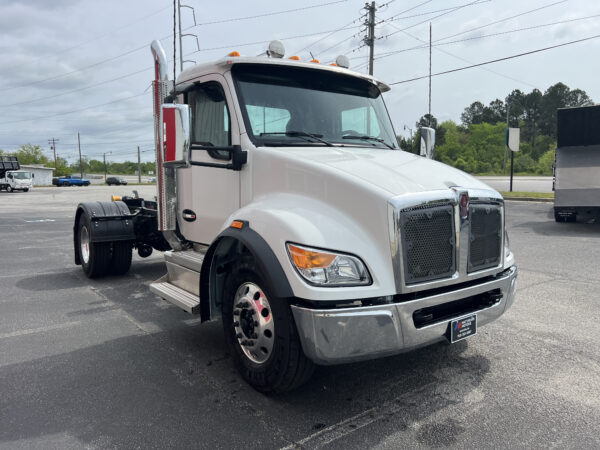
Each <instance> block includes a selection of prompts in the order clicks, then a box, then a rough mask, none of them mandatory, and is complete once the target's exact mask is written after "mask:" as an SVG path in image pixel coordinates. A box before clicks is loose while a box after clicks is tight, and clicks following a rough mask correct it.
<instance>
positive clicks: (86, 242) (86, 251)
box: [79, 225, 90, 264]
mask: <svg viewBox="0 0 600 450" xmlns="http://www.w3.org/2000/svg"><path fill="white" fill-rule="evenodd" d="M79 246H80V248H81V259H82V260H83V262H84V263H85V264H87V263H89V262H90V234H89V233H88V229H87V227H86V226H85V225H83V226H82V227H81V231H80V232H79Z"/></svg>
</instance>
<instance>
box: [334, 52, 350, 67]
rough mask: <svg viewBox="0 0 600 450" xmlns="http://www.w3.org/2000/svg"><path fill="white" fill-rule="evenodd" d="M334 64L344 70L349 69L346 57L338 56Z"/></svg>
mask: <svg viewBox="0 0 600 450" xmlns="http://www.w3.org/2000/svg"><path fill="white" fill-rule="evenodd" d="M335 63H336V64H337V65H338V66H340V67H343V68H344V69H347V68H349V67H350V60H349V59H348V57H347V56H346V55H340V56H338V57H337V58H336V59H335Z"/></svg>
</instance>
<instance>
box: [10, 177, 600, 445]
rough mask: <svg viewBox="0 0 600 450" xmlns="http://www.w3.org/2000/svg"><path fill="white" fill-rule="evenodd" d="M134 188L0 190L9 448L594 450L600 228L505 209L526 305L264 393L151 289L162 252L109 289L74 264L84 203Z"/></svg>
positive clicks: (548, 213)
mask: <svg viewBox="0 0 600 450" xmlns="http://www.w3.org/2000/svg"><path fill="white" fill-rule="evenodd" d="M135 188H136V189H138V190H139V191H140V194H141V195H142V196H143V195H146V196H152V195H153V187H152V186H136V187H135ZM130 190H131V188H127V187H113V188H108V187H105V186H89V187H87V188H74V187H73V188H43V189H41V188H40V189H33V190H32V191H30V192H28V193H12V194H8V193H5V192H0V242H1V243H0V449H11V450H12V449H31V448H40V449H49V448H56V449H80V448H92V449H95V448H98V449H105V448H123V449H131V448H140V449H154V448H156V449H164V448H177V449H184V448H244V449H253V448H257V449H258V448H261V449H270V448H286V447H287V448H323V447H325V448H340V449H342V448H343V449H347V448H357V449H358V448H361V449H362V448H382V449H383V448H394V449H395V448H445V447H448V448H548V447H559V448H573V449H583V448H599V447H600V435H599V428H598V424H599V423H600V395H598V392H600V347H599V346H598V342H600V302H599V301H598V292H599V291H600V264H599V263H598V262H599V261H600V245H599V244H600V224H598V223H555V222H554V220H553V216H552V204H547V203H529V202H527V203H517V202H507V208H506V217H507V225H508V231H509V235H510V242H511V247H512V250H513V252H514V253H515V256H516V261H517V264H518V266H519V280H518V294H517V299H516V301H515V304H514V306H513V307H512V309H510V310H509V311H508V312H507V313H506V314H505V315H504V316H502V317H501V318H500V319H499V320H498V321H496V322H494V323H492V324H489V325H487V326H485V327H482V328H481V329H480V330H478V334H477V335H476V336H474V337H471V338H469V339H468V340H466V341H462V342H460V343H457V344H454V345H450V344H445V343H443V344H437V345H434V346H431V347H428V348H424V349H420V350H418V351H413V352H411V353H407V354H403V355H400V356H395V357H390V358H385V359H379V360H375V361H369V362H364V363H358V364H349V365H343V366H335V367H319V368H317V371H316V372H315V374H314V376H313V378H312V379H311V381H310V382H309V383H308V384H306V385H305V386H302V387H301V388H300V389H298V390H296V391H293V392H290V393H288V394H285V395H281V396H274V397H267V396H264V395H261V394H259V393H257V392H256V391H254V390H253V389H252V388H250V387H249V386H248V385H246V384H245V383H244V382H243V381H242V379H241V378H240V377H239V376H238V374H237V372H236V371H235V369H234V368H233V363H232V359H231V358H230V356H229V355H228V353H227V349H226V346H225V342H224V340H223V336H222V329H221V325H220V323H218V322H215V323H207V324H200V322H199V320H198V318H197V317H196V316H191V315H188V314H187V313H185V312H184V311H182V310H180V309H178V308H176V307H174V306H172V305H170V304H168V303H166V302H164V301H163V300H161V299H159V298H158V297H156V296H154V295H153V294H151V293H150V291H149V289H148V285H149V283H151V282H152V281H153V280H155V279H157V278H159V277H160V276H162V275H163V274H164V272H165V267H164V264H163V262H162V258H161V255H160V254H156V253H155V254H153V255H152V256H151V257H149V258H146V259H141V258H139V257H138V256H137V255H136V256H134V262H133V265H132V269H131V271H130V272H129V273H128V274H127V275H125V276H123V277H108V278H104V279H100V280H89V279H87V278H86V277H85V276H84V274H83V272H82V270H81V268H80V267H78V266H75V265H74V263H73V250H72V220H73V216H74V212H75V206H76V205H77V203H78V202H80V201H83V200H102V199H108V198H109V196H110V194H117V195H123V194H126V193H127V192H129V191H130ZM589 222H591V221H589Z"/></svg>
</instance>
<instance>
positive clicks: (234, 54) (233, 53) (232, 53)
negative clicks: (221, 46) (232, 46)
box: [227, 51, 240, 56]
mask: <svg viewBox="0 0 600 450" xmlns="http://www.w3.org/2000/svg"><path fill="white" fill-rule="evenodd" d="M227 56H240V52H238V51H233V52H231V53H229V54H228V55H227Z"/></svg>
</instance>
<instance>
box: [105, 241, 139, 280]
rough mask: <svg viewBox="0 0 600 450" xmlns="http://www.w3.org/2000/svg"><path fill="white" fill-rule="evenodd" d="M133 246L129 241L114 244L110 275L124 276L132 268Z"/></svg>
mask: <svg viewBox="0 0 600 450" xmlns="http://www.w3.org/2000/svg"><path fill="white" fill-rule="evenodd" d="M132 250H133V245H132V244H131V242H129V241H120V242H113V243H112V258H111V261H110V273H111V274H112V275H124V274H126V273H127V271H128V270H129V268H130V267H131V256H132Z"/></svg>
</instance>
